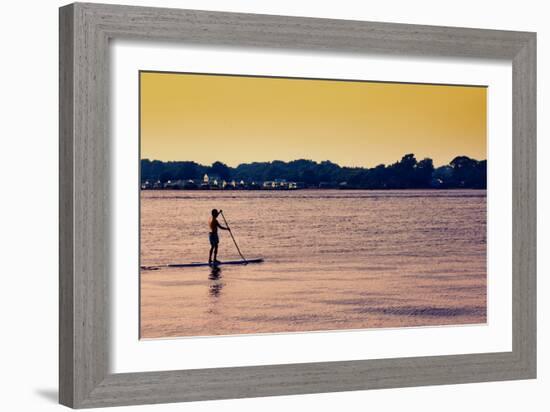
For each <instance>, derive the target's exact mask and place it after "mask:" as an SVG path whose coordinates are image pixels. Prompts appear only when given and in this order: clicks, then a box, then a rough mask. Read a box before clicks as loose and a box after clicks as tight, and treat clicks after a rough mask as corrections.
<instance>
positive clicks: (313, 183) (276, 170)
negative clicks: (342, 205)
mask: <svg viewBox="0 0 550 412" xmlns="http://www.w3.org/2000/svg"><path fill="white" fill-rule="evenodd" d="M204 174H208V175H210V176H217V177H218V178H220V179H223V180H226V181H230V180H236V181H241V180H244V181H246V182H252V181H255V182H263V181H271V180H275V179H285V180H287V181H294V182H301V183H303V184H304V185H305V186H307V187H320V186H321V187H323V186H326V187H330V186H332V187H334V186H339V187H347V188H355V189H423V188H470V189H485V188H486V187H487V161H486V160H481V161H479V160H475V159H472V158H469V157H467V156H457V157H455V158H454V159H453V160H452V161H451V162H450V163H449V164H448V165H445V166H441V167H437V168H435V167H434V165H433V161H432V159H429V158H425V159H422V160H420V161H418V160H417V159H416V158H415V156H414V154H406V155H405V156H403V157H402V158H401V160H400V161H398V162H395V163H393V164H390V165H387V166H386V165H384V164H380V165H378V166H376V167H372V168H364V167H342V166H339V165H337V164H336V163H333V162H330V161H328V160H327V161H323V162H315V161H313V160H305V159H299V160H293V161H290V162H283V161H280V160H274V161H272V162H253V163H243V164H240V165H238V166H237V167H229V166H227V165H226V164H224V163H222V162H219V161H218V162H214V163H213V164H212V165H211V166H204V165H201V164H198V163H196V162H190V161H170V162H162V161H159V160H149V159H143V160H142V161H141V181H142V182H144V181H146V180H149V181H160V182H162V183H165V182H167V181H174V180H188V179H192V180H200V179H202V177H203V176H204Z"/></svg>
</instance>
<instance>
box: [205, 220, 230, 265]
mask: <svg viewBox="0 0 550 412" xmlns="http://www.w3.org/2000/svg"><path fill="white" fill-rule="evenodd" d="M221 212H222V211H221V210H220V211H218V210H216V209H212V216H210V219H209V221H208V226H209V228H210V233H209V234H208V238H209V240H210V253H209V254H208V264H209V265H212V264H215V265H216V264H218V263H220V262H219V260H218V244H219V243H220V238H219V236H218V228H219V229H222V230H230V229H229V228H228V227H224V226H222V225H220V222H218V215H219V214H220V213H221ZM212 253H213V254H214V256H213V257H214V259H212Z"/></svg>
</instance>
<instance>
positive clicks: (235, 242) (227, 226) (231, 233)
mask: <svg viewBox="0 0 550 412" xmlns="http://www.w3.org/2000/svg"><path fill="white" fill-rule="evenodd" d="M220 215H222V218H223V221H224V223H225V227H226V228H227V229H228V231H229V234H230V235H231V239H233V243H234V244H235V247H236V248H237V252H239V255H241V258H242V259H243V261H244V262H245V264H248V261H247V260H246V259H245V257H244V256H243V254H242V253H241V249H239V245H237V241H236V240H235V236H233V232H232V231H231V229H230V228H229V223H227V220H226V219H225V216H224V214H223V211H222V210H221V209H220Z"/></svg>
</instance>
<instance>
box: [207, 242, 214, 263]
mask: <svg viewBox="0 0 550 412" xmlns="http://www.w3.org/2000/svg"><path fill="white" fill-rule="evenodd" d="M213 251H214V245H212V246H210V252H209V253H208V264H210V263H212V252H213ZM214 259H215V258H214Z"/></svg>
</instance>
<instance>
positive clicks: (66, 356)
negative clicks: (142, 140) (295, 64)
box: [59, 3, 536, 408]
mask: <svg viewBox="0 0 550 412" xmlns="http://www.w3.org/2000/svg"><path fill="white" fill-rule="evenodd" d="M114 38H117V39H118V38H124V39H144V40H158V41H180V42H188V43H194V44H199V45H208V44H217V45H238V46H250V47H263V48H285V49H295V50H305V51H307V50H329V51H341V52H353V53H373V52H375V53H386V54H387V53H390V54H416V55H429V56H447V57H458V58H463V57H466V58H468V57H474V58H497V59H505V60H508V61H511V62H512V65H513V119H512V121H513V350H512V351H511V352H503V353H485V354H467V355H453V356H433V357H415V358H400V359H381V360H358V361H345V362H322V363H307V364H292V365H272V366H253V367H237V368H218V369H201V370H187V371H169V372H147V373H128V374H110V373H109V368H108V365H109V350H108V333H109V330H108V326H109V325H108V307H109V302H108V296H109V293H108V291H109V282H108V279H109V276H108V275H109V274H108V270H109V265H108V263H109V231H108V228H109V187H108V185H109V135H108V124H109V116H108V114H109V99H108V96H109V89H108V88H109V85H108V80H109V52H108V49H109V40H110V39H114ZM535 100H536V34H535V33H527V32H511V31H497V30H480V29H465V28H452V27H431V26H419V25H405V24H391V23H371V22H360V21H344V20H329V19H315V18H302V17H285V16H271V15H254V14H239V13H220V12H209V11H193V10H177V9H159V8H145V7H130V6H116V5H103V4H86V3H76V4H71V5H68V6H65V7H62V8H61V9H60V119H59V128H60V273H59V280H60V299H59V303H60V306H59V322H60V328H59V330H60V335H59V340H60V342H59V359H60V366H59V367H60V369H59V376H60V378H59V398H60V402H61V403H62V404H64V405H67V406H70V407H74V408H87V407H100V406H114V405H130V404H145V403H162V402H180V401H196V400H206V399H223V398H244V397H258V396H273V395H290V394H304V393H318V392H331V391H351V390H362V389H374V388H388V387H406V386H419V385H437V384H453V383H465V382H483V381H498V380H510V379H528V378H534V377H535V376H536V293H535V286H536V267H535V264H536V263H535V261H536V255H535V254H536V232H535V231H536V227H535V223H536V198H535V196H536V180H535V179H536V175H535V173H536V172H535V171H536V157H535V150H536V142H535V138H536V101H535ZM503 121H509V119H503Z"/></svg>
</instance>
